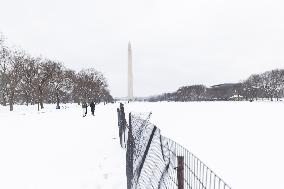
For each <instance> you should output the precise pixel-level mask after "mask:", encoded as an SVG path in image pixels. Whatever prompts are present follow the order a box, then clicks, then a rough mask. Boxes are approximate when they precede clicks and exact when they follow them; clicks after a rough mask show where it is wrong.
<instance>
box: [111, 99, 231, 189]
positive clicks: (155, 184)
mask: <svg viewBox="0 0 284 189" xmlns="http://www.w3.org/2000/svg"><path fill="white" fill-rule="evenodd" d="M117 112H118V126H119V137H120V145H121V147H122V148H126V176H127V189H164V188H165V189H185V188H186V189H231V187H230V186H229V185H228V184H226V183H225V182H224V181H223V180H222V179H221V178H220V177H218V176H217V174H215V173H214V172H213V171H212V170H211V169H210V168H208V167H207V166H206V165H205V164H204V163H203V162H202V161H201V160H199V159H198V158H197V157H196V156H195V155H193V154H192V153H191V152H189V151H188V150H187V149H185V148H184V147H182V146H181V145H179V144H177V143H176V142H174V141H172V140H170V139H168V138H166V137H164V136H162V135H161V132H160V130H159V129H158V128H157V127H156V126H155V125H153V124H151V123H150V121H149V119H150V116H151V113H145V114H141V113H130V114H129V121H128V123H129V124H127V121H126V119H125V112H124V107H123V105H122V104H121V105H120V108H118V109H117Z"/></svg>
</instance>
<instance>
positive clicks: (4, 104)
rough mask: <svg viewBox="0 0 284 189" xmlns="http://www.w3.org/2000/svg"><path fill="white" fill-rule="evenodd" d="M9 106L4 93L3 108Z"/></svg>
mask: <svg viewBox="0 0 284 189" xmlns="http://www.w3.org/2000/svg"><path fill="white" fill-rule="evenodd" d="M6 105H7V101H6V96H5V93H3V106H6Z"/></svg>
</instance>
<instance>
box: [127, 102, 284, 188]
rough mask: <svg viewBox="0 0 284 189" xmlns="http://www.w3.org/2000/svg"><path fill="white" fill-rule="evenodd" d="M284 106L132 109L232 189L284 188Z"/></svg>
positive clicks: (240, 104) (170, 104)
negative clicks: (147, 114) (145, 115)
mask: <svg viewBox="0 0 284 189" xmlns="http://www.w3.org/2000/svg"><path fill="white" fill-rule="evenodd" d="M283 109H284V102H184V103H183V102H179V103H175V102H157V103H131V104H126V105H125V110H126V112H129V111H136V112H149V111H151V112H152V113H153V114H152V118H151V122H152V123H154V124H155V125H156V126H157V127H159V128H160V129H161V133H162V135H164V136H166V137H168V138H170V139H172V140H174V141H176V142H178V143H179V144H181V145H182V146H184V147H185V148H187V149H188V150H189V151H190V152H192V153H193V154H195V155H196V156H197V157H198V158H200V159H201V161H203V162H204V163H205V164H206V165H207V166H209V167H210V168H211V169H212V170H213V171H214V172H215V173H217V175H218V176H220V177H221V178H222V179H223V180H224V181H225V182H227V183H228V184H229V185H230V186H231V187H232V188H241V189H252V188H255V189H268V188H284V183H283V170H284V162H283V160H284V150H283V149H284V148H283V144H284V123H283V117H284V116H283Z"/></svg>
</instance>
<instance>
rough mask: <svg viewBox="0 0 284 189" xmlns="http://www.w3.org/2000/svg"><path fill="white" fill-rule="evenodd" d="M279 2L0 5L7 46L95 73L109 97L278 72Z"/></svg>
mask: <svg viewBox="0 0 284 189" xmlns="http://www.w3.org/2000/svg"><path fill="white" fill-rule="evenodd" d="M283 10H284V2H283V1H282V0H139V1H138V0H100V1H99V0H78V1H72V0H0V31H1V32H2V33H3V34H4V35H5V36H6V38H7V41H8V42H9V44H10V45H15V46H20V47H22V48H23V49H25V50H26V51H28V52H29V53H31V54H32V55H34V56H37V55H42V56H43V57H47V58H51V59H55V60H59V61H62V62H63V63H64V64H65V66H66V67H69V68H72V69H75V70H80V69H82V68H89V67H94V68H96V69H97V70H99V71H101V72H102V73H103V74H104V75H105V76H106V78H107V79H108V83H109V85H110V90H111V93H112V95H113V96H116V97H122V96H126V95H127V44H128V41H129V40H130V41H131V43H132V50H133V72H134V95H135V96H148V95H152V94H158V93H163V92H172V91H174V90H177V89H178V88H179V87H180V86H183V85H191V84H199V83H202V84H205V85H207V86H210V85H213V84H219V83H223V82H238V81H240V80H241V79H245V78H246V77H248V76H249V75H250V74H252V73H259V72H263V71H267V70H270V69H274V68H284V11H283Z"/></svg>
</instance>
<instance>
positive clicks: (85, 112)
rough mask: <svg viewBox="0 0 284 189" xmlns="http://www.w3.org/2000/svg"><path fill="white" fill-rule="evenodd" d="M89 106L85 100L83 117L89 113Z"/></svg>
mask: <svg viewBox="0 0 284 189" xmlns="http://www.w3.org/2000/svg"><path fill="white" fill-rule="evenodd" d="M87 108H88V105H87V103H86V102H83V103H82V109H83V117H85V116H86V115H87V110H88V109H87Z"/></svg>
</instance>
